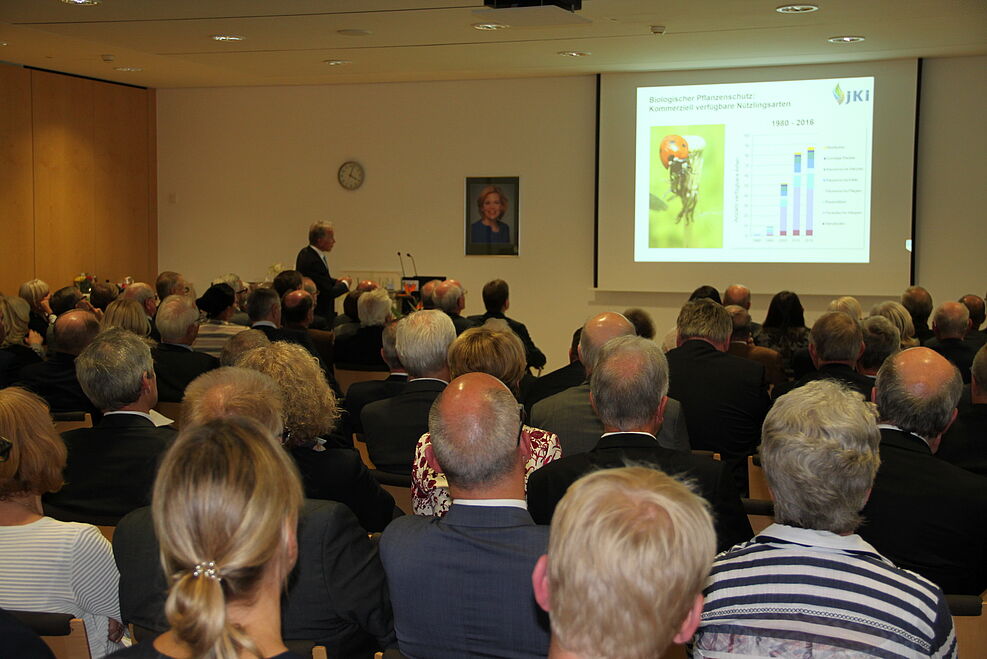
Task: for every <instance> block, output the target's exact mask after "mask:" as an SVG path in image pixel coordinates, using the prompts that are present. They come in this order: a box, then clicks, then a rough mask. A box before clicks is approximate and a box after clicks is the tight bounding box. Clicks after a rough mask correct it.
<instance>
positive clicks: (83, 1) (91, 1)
mask: <svg viewBox="0 0 987 659" xmlns="http://www.w3.org/2000/svg"><path fill="white" fill-rule="evenodd" d="M62 2H64V3H65V4H67V5H89V6H92V5H98V4H99V2H100V0H62Z"/></svg>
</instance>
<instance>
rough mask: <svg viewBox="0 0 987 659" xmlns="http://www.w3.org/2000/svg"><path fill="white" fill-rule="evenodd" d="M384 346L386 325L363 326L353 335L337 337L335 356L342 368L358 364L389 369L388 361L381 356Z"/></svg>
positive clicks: (359, 365)
mask: <svg viewBox="0 0 987 659" xmlns="http://www.w3.org/2000/svg"><path fill="white" fill-rule="evenodd" d="M383 347H384V326H383V325H374V326H373V327H361V328H360V329H358V330H357V331H356V332H355V333H354V334H352V335H351V336H341V337H339V338H337V339H336V345H335V347H334V348H333V350H334V358H335V360H336V363H337V364H338V365H339V366H340V368H346V367H347V366H357V367H361V368H365V367H373V368H376V369H377V370H381V371H386V370H389V368H390V367H389V366H388V365H387V362H385V361H384V358H383V357H381V356H380V349H381V348H383Z"/></svg>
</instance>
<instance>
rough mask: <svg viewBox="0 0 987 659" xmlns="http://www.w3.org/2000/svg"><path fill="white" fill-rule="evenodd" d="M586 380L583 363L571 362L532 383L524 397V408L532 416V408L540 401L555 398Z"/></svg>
mask: <svg viewBox="0 0 987 659" xmlns="http://www.w3.org/2000/svg"><path fill="white" fill-rule="evenodd" d="M585 380H586V369H585V368H583V363H582V362H581V361H579V360H578V359H577V360H576V361H574V362H569V363H568V364H567V365H566V366H563V367H562V368H557V369H555V370H554V371H552V372H551V373H546V374H545V375H543V376H541V377H540V378H536V379H535V381H534V382H532V383H531V386H530V387H529V388H528V391H527V394H526V395H525V397H524V407H525V409H526V410H527V412H528V414H529V415H530V414H531V408H532V407H534V405H535V403H537V402H538V401H540V400H544V399H545V398H548V397H549V396H554V395H555V394H557V393H559V392H560V391H565V390H566V389H568V388H569V387H576V386H579V385H581V384H582V383H583V382H584V381H585Z"/></svg>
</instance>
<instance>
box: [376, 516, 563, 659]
mask: <svg viewBox="0 0 987 659" xmlns="http://www.w3.org/2000/svg"><path fill="white" fill-rule="evenodd" d="M547 547H548V527H547V526H535V524H534V522H533V521H532V520H531V516H530V515H529V514H528V513H527V512H526V511H524V510H521V509H519V508H509V507H496V508H477V507H471V506H463V505H461V504H456V503H453V505H452V508H450V509H449V512H448V513H446V515H445V517H441V518H438V517H420V516H418V515H410V516H407V517H402V518H400V519H396V520H394V522H393V523H392V524H391V525H390V526H389V527H387V530H386V531H384V535H383V536H382V537H381V540H380V557H381V561H382V562H383V563H384V570H385V571H386V572H387V582H388V584H389V587H390V591H391V602H392V604H393V606H394V629H395V631H396V632H397V635H398V645H399V647H400V648H401V652H402V653H403V654H405V655H406V656H408V657H428V658H429V659H445V658H450V659H451V658H456V659H459V658H461V657H481V656H482V657H545V656H546V655H547V654H548V641H549V631H548V617H547V615H546V614H545V613H544V612H543V611H542V610H541V609H540V608H539V607H538V605H537V603H536V602H535V598H534V592H533V590H532V586H531V571H532V570H533V569H534V566H535V563H536V562H537V561H538V558H539V557H540V556H541V555H542V554H544V553H545V551H546V550H547ZM464 603H466V604H464Z"/></svg>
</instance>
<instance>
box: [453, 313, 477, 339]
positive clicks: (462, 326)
mask: <svg viewBox="0 0 987 659" xmlns="http://www.w3.org/2000/svg"><path fill="white" fill-rule="evenodd" d="M446 315H447V316H449V318H450V319H452V326H453V327H455V328H456V336H459V335H460V334H462V333H463V332H465V331H466V330H468V329H469V328H471V327H476V323H474V322H473V321H472V320H471V319H470V318H464V317H463V316H461V315H459V314H458V313H447V314H446Z"/></svg>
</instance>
